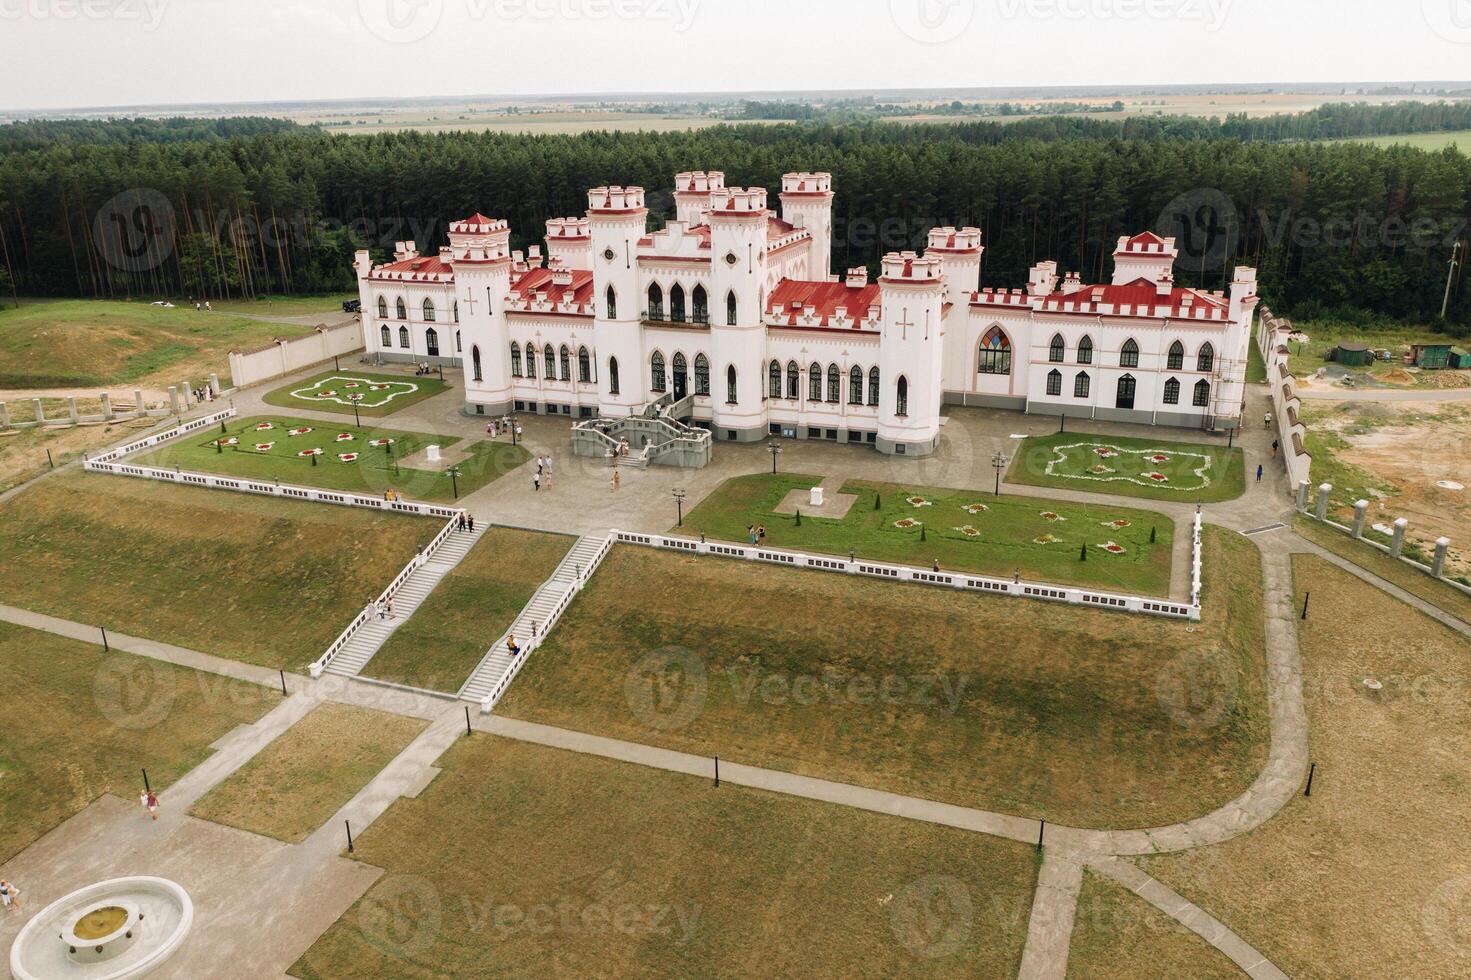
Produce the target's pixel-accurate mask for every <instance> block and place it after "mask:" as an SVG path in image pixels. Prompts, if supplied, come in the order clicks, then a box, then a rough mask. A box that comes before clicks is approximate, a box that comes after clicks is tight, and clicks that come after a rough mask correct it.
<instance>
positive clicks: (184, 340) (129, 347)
mask: <svg viewBox="0 0 1471 980" xmlns="http://www.w3.org/2000/svg"><path fill="white" fill-rule="evenodd" d="M280 330H281V328H280V325H279V324H272V323H262V322H260V321H258V320H247V319H244V318H243V317H234V316H206V315H205V314H203V313H196V312H194V308H193V306H190V307H188V308H187V309H186V308H185V307H184V306H183V305H180V306H178V307H176V308H175V309H171V310H170V309H165V308H164V307H161V306H149V305H148V304H146V303H124V302H112V301H103V300H68V301H65V302H60V303H36V304H34V305H27V306H21V307H20V308H19V309H14V308H9V309H3V310H0V388H45V387H67V386H81V387H91V386H98V387H101V386H106V385H114V384H125V383H137V384H158V385H165V386H166V385H171V384H176V383H178V382H179V381H182V380H184V379H190V380H192V381H194V382H196V383H197V382H199V381H201V380H202V379H203V378H205V377H206V376H207V375H209V374H211V373H217V374H219V375H220V376H221V377H222V378H226V377H228V376H229V370H228V366H229V363H228V362H229V358H228V355H229V352H230V351H231V350H232V349H234V348H237V347H244V348H250V347H254V346H258V345H260V344H262V343H269V342H270V339H271V338H272V337H274V336H276V335H277V334H278V333H280Z"/></svg>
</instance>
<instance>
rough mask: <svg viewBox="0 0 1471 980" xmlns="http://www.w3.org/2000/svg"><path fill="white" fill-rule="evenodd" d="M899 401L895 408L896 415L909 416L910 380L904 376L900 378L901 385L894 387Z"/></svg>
mask: <svg viewBox="0 0 1471 980" xmlns="http://www.w3.org/2000/svg"><path fill="white" fill-rule="evenodd" d="M894 392H895V395H896V396H897V400H896V402H895V406H894V414H895V415H908V414H909V379H908V378H906V377H904V376H903V375H900V376H899V383H898V384H896V385H895V386H894Z"/></svg>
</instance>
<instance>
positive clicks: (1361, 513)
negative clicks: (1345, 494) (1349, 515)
mask: <svg viewBox="0 0 1471 980" xmlns="http://www.w3.org/2000/svg"><path fill="white" fill-rule="evenodd" d="M1368 516H1369V502H1368V501H1367V500H1360V501H1359V502H1358V503H1356V504H1354V537H1356V538H1362V537H1363V536H1364V520H1365V518H1367V517H1368Z"/></svg>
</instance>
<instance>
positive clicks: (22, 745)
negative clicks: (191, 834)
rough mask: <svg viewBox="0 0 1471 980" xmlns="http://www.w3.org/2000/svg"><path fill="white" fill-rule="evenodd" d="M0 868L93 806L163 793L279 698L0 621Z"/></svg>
mask: <svg viewBox="0 0 1471 980" xmlns="http://www.w3.org/2000/svg"><path fill="white" fill-rule="evenodd" d="M0 676H3V677H4V678H5V682H4V683H3V684H0V718H3V719H4V723H3V724H0V813H4V815H5V816H4V819H3V820H0V864H4V863H5V862H6V861H8V860H10V859H11V858H12V857H14V856H15V855H16V854H18V853H20V851H22V850H24V849H25V848H26V847H27V846H29V845H30V844H31V843H32V842H33V841H35V840H36V839H37V838H39V837H41V836H42V835H44V834H46V833H47V832H48V831H50V830H52V829H53V828H55V827H56V826H58V825H59V824H61V823H63V822H64V821H66V820H67V819H68V818H69V817H71V816H73V815H74V814H76V813H78V812H79V811H81V810H83V809H85V808H86V807H87V806H88V805H89V804H91V803H92V801H93V800H95V799H97V797H99V796H101V795H103V794H104V793H111V794H113V795H115V796H120V797H122V798H123V799H125V800H129V799H136V798H137V795H138V794H139V793H140V792H142V790H143V786H142V776H141V775H140V773H139V770H140V769H143V768H147V770H148V778H149V781H150V782H151V783H152V785H153V787H154V789H157V790H161V791H162V796H163V798H164V799H165V800H167V799H168V787H169V786H171V785H172V784H173V783H174V782H175V781H176V780H177V779H178V778H179V777H180V776H182V775H184V773H186V772H188V771H189V770H190V769H193V768H194V767H195V766H197V765H198V764H199V763H201V762H203V761H204V760H205V758H206V757H208V756H209V754H210V748H209V746H210V744H211V743H213V742H214V741H215V740H216V739H218V738H220V737H221V736H222V735H225V734H226V733H228V732H229V731H230V730H231V729H233V728H234V727H235V726H237V725H243V724H250V723H252V722H254V721H255V720H256V719H258V718H259V717H260V716H261V715H263V714H265V713H266V712H267V711H269V710H270V709H271V708H274V707H275V706H276V704H277V703H279V701H280V696H279V695H278V694H276V693H275V692H273V691H271V690H268V689H266V688H262V687H257V686H256V685H254V684H247V683H244V682H241V681H235V680H230V679H227V678H222V677H216V676H214V675H211V674H201V673H198V672H196V671H193V670H189V669H187V668H184V667H175V666H173V665H171V664H165V663H160V662H159V661H156V660H148V659H146V658H143V657H134V656H132V655H131V654H126V653H117V652H113V653H110V654H105V653H103V652H102V648H101V647H100V646H92V645H91V644H88V643H79V642H77V641H76V640H69V639H66V638H65V637H60V636H55V635H53V634H51V633H41V632H37V631H35V630H30V629H25V628H23V627H20V626H12V625H10V624H9V623H0Z"/></svg>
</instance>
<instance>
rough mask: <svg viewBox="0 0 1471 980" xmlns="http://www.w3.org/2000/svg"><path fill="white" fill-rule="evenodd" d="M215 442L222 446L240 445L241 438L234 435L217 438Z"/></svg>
mask: <svg viewBox="0 0 1471 980" xmlns="http://www.w3.org/2000/svg"><path fill="white" fill-rule="evenodd" d="M215 442H216V444H217V445H220V446H238V445H240V440H239V439H237V438H235V437H234V436H231V437H230V438H228V439H217V440H215Z"/></svg>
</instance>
